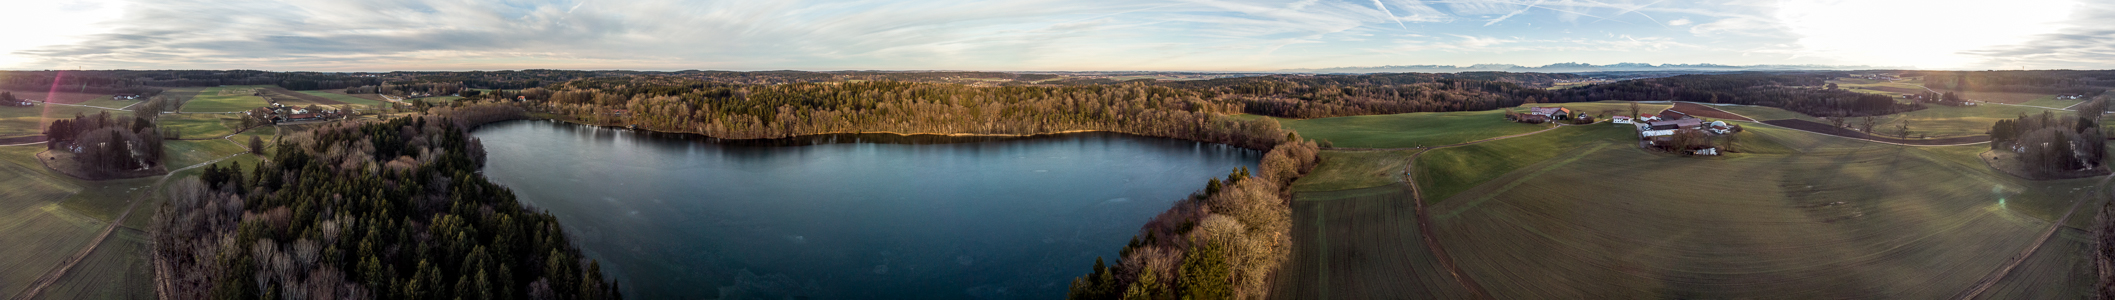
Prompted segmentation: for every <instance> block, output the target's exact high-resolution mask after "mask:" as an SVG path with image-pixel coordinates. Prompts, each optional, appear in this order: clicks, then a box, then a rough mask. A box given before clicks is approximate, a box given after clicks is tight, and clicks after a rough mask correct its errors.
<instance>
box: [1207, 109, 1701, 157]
mask: <svg viewBox="0 0 2115 300" xmlns="http://www.w3.org/2000/svg"><path fill="white" fill-rule="evenodd" d="M1672 106H1673V105H1672V104H1666V103H1657V104H1655V103H1640V104H1639V105H1638V107H1639V108H1638V111H1639V112H1640V113H1647V114H1650V113H1658V112H1659V111H1660V110H1662V109H1667V108H1668V107H1672ZM1528 107H1564V108H1570V109H1572V110H1573V111H1578V112H1583V113H1589V114H1594V115H1604V114H1606V113H1614V114H1629V113H1630V102H1624V101H1599V102H1578V103H1535V104H1527V105H1522V106H1521V107H1515V108H1512V110H1513V111H1514V112H1516V113H1527V108H1528ZM1258 117H1260V116H1253V115H1241V116H1236V118H1258ZM1278 123H1279V124H1282V125H1284V126H1285V127H1288V128H1292V129H1293V130H1295V131H1299V132H1300V136H1303V137H1307V138H1309V139H1314V140H1318V141H1328V142H1329V145H1330V146H1331V147H1338V148H1411V147H1433V146H1443V145H1451V144H1458V143H1463V142H1469V141H1475V140H1481V139H1486V138H1492V137H1499V136H1506V135H1513V134H1521V133H1528V132H1533V131H1536V130H1542V129H1547V128H1549V127H1550V125H1540V124H1524V123H1515V122H1510V121H1506V120H1505V110H1486V111H1462V112H1423V113H1405V114H1392V115H1372V116H1352V117H1334V118H1319V119H1305V120H1299V119H1282V118H1281V119H1278Z"/></svg>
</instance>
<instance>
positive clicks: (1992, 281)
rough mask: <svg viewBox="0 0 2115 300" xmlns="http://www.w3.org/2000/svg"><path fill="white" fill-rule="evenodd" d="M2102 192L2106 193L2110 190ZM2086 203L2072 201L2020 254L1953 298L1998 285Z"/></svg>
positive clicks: (2105, 179)
mask: <svg viewBox="0 0 2115 300" xmlns="http://www.w3.org/2000/svg"><path fill="white" fill-rule="evenodd" d="M2111 178H2115V175H2109V176H2106V177H2101V179H2100V185H2099V186H2100V187H2106V186H2107V184H2108V179H2111ZM2100 192H2103V193H2106V192H2108V191H2100ZM2085 203H2086V201H2085V200H2084V199H2080V200H2078V201H2074V202H2071V209H2070V210H2065V211H2064V217H2062V218H2056V222H2052V223H2049V229H2048V230H2044V231H2042V236H2041V237H2038V238H2035V239H2034V243H2033V244H2028V245H2027V249H2026V250H2020V254H2019V255H2014V256H2012V259H2011V260H2008V261H2005V265H2003V266H1999V267H1998V269H1997V270H1996V271H1991V272H1990V275H1989V276H1984V277H1983V280H1979V281H1976V282H1975V283H1976V284H1975V287H1971V288H1968V290H1966V291H1961V293H1960V294H1958V295H1954V297H1953V298H1954V299H1961V300H1968V299H1975V297H1976V296H1979V295H1982V294H1983V291H1986V290H1989V289H1990V287H1991V286H1995V285H1997V283H1998V281H2000V280H2004V279H2005V275H2009V274H2011V273H2012V268H2014V267H2019V266H2020V263H2023V262H2026V261H2027V257H2029V256H2034V251H2035V250H2039V249H2041V248H2042V244H2045V243H2048V242H2049V237H2051V236H2055V235H2056V231H2057V230H2062V229H2063V228H2064V222H2066V221H2070V220H2071V215H2073V214H2075V213H2077V212H2078V206H2079V205H2080V204H2085Z"/></svg>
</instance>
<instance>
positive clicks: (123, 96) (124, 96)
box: [110, 94, 140, 100]
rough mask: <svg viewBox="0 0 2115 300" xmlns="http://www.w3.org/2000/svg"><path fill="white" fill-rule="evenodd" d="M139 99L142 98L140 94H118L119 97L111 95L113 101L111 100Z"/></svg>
mask: <svg viewBox="0 0 2115 300" xmlns="http://www.w3.org/2000/svg"><path fill="white" fill-rule="evenodd" d="M139 98H140V94H117V95H110V99H111V100H137V99H139Z"/></svg>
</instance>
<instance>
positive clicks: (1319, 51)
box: [0, 0, 2115, 71]
mask: <svg viewBox="0 0 2115 300" xmlns="http://www.w3.org/2000/svg"><path fill="white" fill-rule="evenodd" d="M0 11H7V12H11V14H8V15H7V16H6V17H0V28H6V29H5V30H0V41H5V42H0V69H12V70H41V69H256V70H273V71H391V70H405V71H420V70H503V69H531V68H540V69H629V70H686V69H700V70H988V71H1095V70H1141V71H1273V70H1283V69H1295V68H1328V67H1362V66H1382V65H1460V66H1467V65H1472V64H1519V65H1528V66H1539V65H1545V64H1552V63H1564V62H1579V63H1592V64H1612V63H1623V62H1633V63H1652V64H1667V63H1689V64H1693V63H1715V64H1728V65H1755V64H1816V65H1864V66H1881V67H1890V68H1914V69H1976V70H1981V69H2023V68H2024V69H2115V1H2100V0H2003V1H1990V0H1858V1H1844V0H1779V1H1770V0H1749V1H1684V0H1638V1H1629V0H1445V1H1416V0H1273V1H1248V0H1007V1H995V0H929V1H928V0H904V1H858V0H853V1H830V0H741V1H709V0H707V1H697V0H426V1H420V0H369V1H362V0H282V1H258V0H0Z"/></svg>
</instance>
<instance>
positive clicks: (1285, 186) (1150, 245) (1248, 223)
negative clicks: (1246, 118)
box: [1065, 134, 1320, 299]
mask: <svg viewBox="0 0 2115 300" xmlns="http://www.w3.org/2000/svg"><path fill="white" fill-rule="evenodd" d="M1285 141H1286V142H1284V143H1281V144H1278V145H1277V146H1276V147H1273V148H1272V149H1271V150H1270V152H1268V153H1265V154H1264V157H1263V161H1262V162H1261V163H1259V164H1258V166H1257V170H1258V171H1259V172H1258V173H1250V172H1249V170H1248V169H1246V168H1243V169H1237V170H1235V171H1234V172H1233V173H1232V174H1228V175H1227V178H1226V180H1224V181H1221V180H1220V179H1218V178H1213V179H1211V180H1209V181H1207V182H1206V184H1205V188H1204V190H1202V191H1199V192H1197V193H1194V194H1191V195H1190V197H1188V198H1186V199H1184V200H1182V201H1178V202H1176V203H1175V206H1174V207H1173V208H1170V209H1168V210H1167V211H1166V212H1162V213H1161V214H1160V215H1159V216H1155V217H1154V218H1153V220H1152V221H1150V222H1148V223H1146V225H1145V226H1143V227H1142V228H1140V229H1139V233H1138V235H1136V236H1133V237H1132V238H1131V242H1130V243H1129V244H1127V245H1125V246H1124V248H1123V250H1122V251H1120V252H1119V253H1120V255H1121V257H1120V258H1119V260H1117V261H1116V263H1114V264H1109V263H1106V262H1105V261H1104V260H1102V259H1101V258H1096V259H1095V260H1094V267H1093V269H1091V271H1090V272H1089V273H1087V274H1086V275H1082V276H1080V277H1078V278H1074V279H1073V280H1072V285H1071V287H1070V289H1069V291H1068V292H1067V293H1066V296H1065V298H1066V299H1262V298H1266V297H1268V296H1269V294H1270V283H1269V282H1267V280H1268V279H1269V278H1270V277H1271V274H1272V273H1273V272H1276V271H1277V270H1278V269H1279V268H1280V267H1282V266H1283V265H1284V263H1285V259H1286V258H1287V257H1288V256H1290V255H1291V251H1292V238H1291V236H1292V233H1291V232H1290V231H1291V229H1292V209H1291V206H1290V203H1291V199H1292V197H1291V196H1292V193H1291V187H1292V182H1293V181H1294V180H1298V179H1299V178H1300V177H1301V176H1304V175H1306V174H1307V172H1309V171H1312V170H1314V167H1315V165H1316V163H1317V159H1316V156H1315V154H1316V153H1317V152H1320V148H1318V147H1317V146H1316V145H1315V143H1314V142H1312V141H1305V140H1304V139H1301V138H1299V136H1298V135H1297V134H1291V136H1288V137H1287V138H1286V139H1285Z"/></svg>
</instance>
